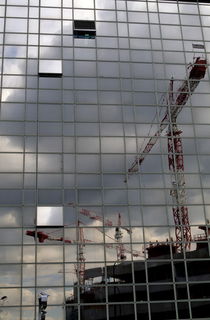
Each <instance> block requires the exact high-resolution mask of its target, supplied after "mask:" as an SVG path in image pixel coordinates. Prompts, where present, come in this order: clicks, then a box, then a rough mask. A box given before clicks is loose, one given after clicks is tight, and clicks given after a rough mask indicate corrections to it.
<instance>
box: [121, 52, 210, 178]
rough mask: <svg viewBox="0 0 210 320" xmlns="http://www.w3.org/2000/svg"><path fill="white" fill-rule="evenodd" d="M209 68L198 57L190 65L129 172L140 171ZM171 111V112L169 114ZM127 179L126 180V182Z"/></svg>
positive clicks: (205, 61)
mask: <svg viewBox="0 0 210 320" xmlns="http://www.w3.org/2000/svg"><path fill="white" fill-rule="evenodd" d="M206 69H207V60H206V59H202V58H200V57H197V58H196V60H195V62H194V63H193V64H192V65H190V70H189V71H188V77H187V79H185V80H184V81H183V83H182V84H181V86H180V87H179V88H178V90H177V92H176V98H174V101H173V103H172V104H171V102H170V106H169V107H170V109H169V110H168V108H167V110H166V112H165V115H164V117H163V119H162V120H161V122H160V126H159V129H158V130H157V132H156V133H155V134H154V136H153V137H151V138H150V139H149V141H148V143H147V145H146V146H145V148H144V150H143V151H142V153H141V155H140V156H139V157H137V158H136V160H135V161H134V162H133V164H132V166H131V167H130V169H128V173H129V174H132V173H134V172H138V168H139V166H140V165H141V164H142V162H143V161H144V159H145V156H146V155H147V154H148V153H149V152H150V151H151V150H152V148H153V147H154V145H155V144H156V142H157V140H158V138H159V136H160V135H161V133H162V132H163V131H164V130H165V129H166V128H167V126H168V125H169V123H172V122H176V118H177V116H178V114H179V113H180V112H181V110H182V108H183V106H184V105H185V104H186V103H187V101H188V99H189V97H190V96H191V95H192V94H193V92H194V91H195V89H196V88H197V86H198V84H199V82H200V80H201V79H203V78H204V77H205V74H206ZM169 111H170V114H169ZM126 181H127V180H125V182H126Z"/></svg>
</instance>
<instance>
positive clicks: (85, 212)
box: [69, 202, 132, 234]
mask: <svg viewBox="0 0 210 320" xmlns="http://www.w3.org/2000/svg"><path fill="white" fill-rule="evenodd" d="M69 205H70V206H72V207H74V208H75V207H76V204H75V203H74V202H70V203H69ZM78 211H79V213H80V214H82V215H83V216H86V217H88V218H90V219H91V220H96V221H100V222H102V223H103V224H104V226H105V227H113V226H114V225H115V224H114V223H113V221H111V220H109V219H103V217H102V216H100V215H98V214H97V213H96V212H94V211H92V210H88V209H85V208H81V209H79V210H78ZM121 229H124V230H126V231H127V232H128V233H129V234H130V233H131V232H132V230H131V229H130V228H127V227H124V226H121Z"/></svg>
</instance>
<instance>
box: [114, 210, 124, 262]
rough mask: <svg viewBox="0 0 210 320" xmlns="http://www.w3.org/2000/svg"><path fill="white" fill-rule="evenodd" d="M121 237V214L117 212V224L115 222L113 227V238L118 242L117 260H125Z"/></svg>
mask: <svg viewBox="0 0 210 320" xmlns="http://www.w3.org/2000/svg"><path fill="white" fill-rule="evenodd" d="M122 238H123V233H122V231H121V214H120V213H119V214H118V224H117V227H116V228H115V239H116V241H117V243H118V246H117V247H116V250H117V260H118V261H123V260H126V255H125V248H124V245H123V243H122Z"/></svg>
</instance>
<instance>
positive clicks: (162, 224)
mask: <svg viewBox="0 0 210 320" xmlns="http://www.w3.org/2000/svg"><path fill="white" fill-rule="evenodd" d="M29 3H30V7H29V10H28V9H27V8H26V6H27V5H28V1H26V0H22V1H20V0H19V1H15V0H8V1H7V4H8V6H7V10H6V11H5V7H4V4H5V1H0V17H2V19H1V21H0V31H1V32H3V31H4V22H5V32H6V34H5V38H4V44H5V46H4V49H3V51H1V52H2V57H3V59H2V64H1V70H2V75H1V76H2V79H1V81H2V82H1V83H2V94H1V110H0V117H1V122H0V152H1V154H0V188H1V189H0V204H1V208H0V212H1V214H0V224H1V226H2V227H8V229H5V230H2V232H1V235H0V242H1V245H2V246H1V250H0V257H1V261H3V262H4V263H8V265H7V268H8V269H7V268H3V269H2V276H1V275H0V281H1V285H2V287H4V286H7V287H13V286H16V287H19V286H20V281H21V277H20V272H21V271H20V269H19V265H18V267H17V269H16V270H15V268H14V269H13V267H12V265H11V266H10V265H9V264H10V263H15V264H19V263H20V262H21V258H22V257H23V261H24V263H25V265H24V272H23V279H22V280H23V282H24V283H25V284H26V286H30V287H33V286H34V284H35V278H36V277H37V278H36V284H37V285H38V286H45V287H48V286H49V287H50V286H51V285H52V286H56V285H58V286H60V285H61V284H63V283H65V281H66V283H65V284H67V285H69V286H73V285H74V282H75V281H76V276H75V265H74V264H75V262H76V260H77V258H78V248H79V247H78V234H77V232H76V226H77V225H78V220H81V221H82V223H83V225H82V228H83V229H84V237H85V239H88V240H90V242H89V243H88V244H86V247H85V257H86V263H87V265H88V266H89V267H91V266H92V265H93V264H98V265H100V264H103V261H104V260H105V259H106V260H107V262H108V264H113V262H116V259H117V258H116V255H117V249H116V239H115V226H116V225H117V224H118V213H121V217H122V226H127V227H132V233H131V234H128V233H127V232H126V230H123V242H125V248H126V250H127V251H128V252H127V254H126V255H127V260H132V259H133V260H141V259H142V260H143V259H144V258H145V255H144V254H143V249H144V247H143V245H144V242H150V241H154V242H155V241H156V240H158V241H165V240H166V239H170V238H171V237H173V238H175V236H174V221H173V214H172V199H171V196H170V189H171V176H170V172H169V169H168V158H167V130H165V131H164V132H163V134H162V136H161V137H160V139H159V141H158V143H157V144H156V146H155V147H154V149H153V150H152V151H151V153H150V154H149V155H148V156H147V157H146V159H145V161H144V163H143V164H142V167H141V168H140V171H139V173H137V174H134V175H132V176H130V177H129V179H128V182H127V184H125V183H124V179H125V174H126V172H127V171H128V168H129V167H130V166H131V164H132V162H133V161H134V159H135V156H136V155H138V154H139V150H142V149H143V148H144V146H145V145H146V143H147V142H148V138H149V137H152V136H153V135H154V133H155V132H156V131H157V129H158V128H159V123H160V120H161V119H162V117H163V115H164V113H165V111H166V95H167V92H168V87H169V79H170V78H171V77H172V76H173V78H174V80H175V86H174V91H175V93H176V92H177V89H178V88H179V87H180V85H181V83H182V81H183V80H184V79H185V78H186V76H187V73H188V71H187V65H188V64H189V63H190V62H192V61H193V58H194V57H197V56H202V57H206V58H207V59H210V54H209V50H210V45H209V40H210V36H209V27H210V22H209V14H210V8H209V6H207V5H204V4H203V5H199V6H198V5H197V4H192V3H188V4H179V8H178V5H177V3H175V2H173V3H165V2H162V3H161V2H159V3H156V2H153V1H148V2H147V3H146V2H143V1H127V2H125V1H112V0H110V1H102V0H95V1H93V0H86V1H85V2H84V1H83V0H74V8H75V9H74V10H73V9H72V1H67V0H66V1H65V0H63V1H62V3H63V7H64V8H62V9H61V5H62V4H61V1H60V0H51V1H50V0H42V1H40V4H41V6H42V7H41V9H40V10H39V7H38V5H39V4H38V1H36V0H31V1H30V2H29ZM94 4H95V6H96V10H94ZM126 7H127V9H128V11H125V10H126ZM198 8H199V10H200V13H201V14H202V16H201V17H200V18H198V16H197V13H198ZM115 9H118V12H117V14H116V12H115V11H114V10H115ZM147 10H148V14H146V12H147ZM5 12H6V18H4V14H5ZM172 13H173V14H172ZM73 16H74V19H83V20H84V19H88V20H95V19H96V35H97V36H96V39H91V40H88V39H73V37H72V26H73V23H72V20H71V19H72V17H73ZM28 17H29V18H30V20H27V19H28ZM61 17H62V18H63V21H62V22H61V20H60V19H61ZM39 22H40V24H39ZM180 22H181V25H180ZM149 23H150V24H149ZM159 24H161V25H159ZM201 26H202V27H203V29H201ZM27 31H29V32H30V34H29V35H28V36H27ZM117 36H119V38H118V37H117ZM194 42H196V43H198V44H204V45H205V52H204V51H203V50H199V49H193V47H192V44H193V43H194ZM27 45H29V46H27ZM0 49H2V48H0ZM39 59H40V60H39ZM62 59H63V60H62ZM39 73H41V74H43V73H44V74H51V73H53V74H59V75H61V74H62V78H59V79H57V78H56V79H55V78H48V79H43V78H40V77H38V74H39ZM209 92H210V90H209V71H208V72H207V74H206V77H205V79H204V80H202V81H201V82H200V84H199V85H198V87H197V89H196V91H195V92H194V93H193V95H192V96H191V97H190V98H189V100H188V101H187V103H186V105H185V106H184V108H183V110H182V111H181V113H180V114H179V116H178V119H177V123H178V126H179V128H180V129H181V130H182V137H183V138H182V143H183V149H184V165H185V181H186V195H187V196H186V204H187V206H188V209H189V217H190V222H191V223H192V224H193V225H194V227H192V233H193V235H195V234H197V233H198V230H197V228H196V226H197V225H199V224H204V223H205V221H206V218H210V210H209V208H210V203H209V188H210V178H209V177H210V175H209V173H210V172H209V170H210V167H209V137H210V129H209V119H210V118H209ZM37 134H38V135H39V136H37ZM202 188H203V189H202ZM22 190H23V191H22ZM72 202H74V203H76V208H74V207H71V206H70V205H69V204H70V203H72ZM11 205H12V206H13V207H11ZM22 205H24V206H26V208H36V206H37V207H38V208H37V214H36V212H35V211H36V210H35V209H34V211H33V212H32V211H30V209H29V211H28V212H26V211H24V212H22V211H21V210H20V208H21V206H22ZM63 206H64V208H63ZM18 207H19V208H18ZM81 208H88V209H90V210H92V211H94V212H96V214H97V215H98V216H100V217H101V219H103V218H104V221H105V220H106V219H110V220H111V221H112V222H113V227H107V226H105V229H106V230H104V229H103V228H102V223H101V221H95V220H93V219H92V220H91V219H90V218H88V217H85V216H84V215H83V216H82V215H81V214H80V212H79V210H81ZM22 214H23V220H22ZM35 221H36V222H35ZM22 224H24V227H25V230H24V232H22V230H21V229H13V228H19V227H21V226H22ZM64 225H65V228H66V229H65V230H64V231H63V228H60V230H58V231H57V233H56V232H55V233H54V235H53V236H54V237H64V239H68V240H73V241H74V245H70V244H68V245H67V244H65V243H63V242H59V241H46V242H45V243H43V244H40V243H36V241H35V239H34V238H32V237H31V238H30V239H27V237H26V235H25V231H26V230H34V229H33V227H35V226H45V227H48V226H51V227H53V226H62V227H63V226H64ZM54 231H55V230H54ZM103 231H105V232H106V235H105V234H104V233H103ZM43 232H46V233H50V231H49V230H47V229H46V228H45V229H43ZM51 236H52V235H51ZM22 239H23V240H24V248H23V249H21V246H20V245H21V243H22ZM131 240H132V241H133V243H135V245H134V249H135V250H137V251H138V252H140V254H142V255H140V254H139V256H137V257H133V256H132V255H131V254H130V252H129V251H131V250H132V248H131V246H130V242H131ZM103 242H105V244H113V247H112V248H110V247H108V246H106V245H103ZM8 244H9V245H10V246H7V245H8ZM35 244H37V248H36V249H35ZM63 245H64V246H65V248H64V249H63ZM35 260H36V261H37V262H38V263H40V265H38V266H37V270H36V271H35V267H34V262H35ZM63 261H65V262H66V264H67V266H66V270H63V269H62V268H63V265H62V262H63ZM99 261H100V263H99ZM30 263H31V264H30ZM42 263H44V265H43V264H42ZM48 263H51V264H52V265H51V264H50V265H48ZM35 274H36V275H35ZM64 275H65V276H66V279H64V278H65V277H64ZM7 289H8V288H7ZM8 290H11V291H8V295H9V296H10V301H9V302H8V306H17V305H18V304H19V302H20V298H21V293H20V290H19V289H17V288H14V289H11V288H9V289H8ZM70 292H72V290H71V288H70ZM48 293H49V294H50V303H51V304H54V303H58V304H62V302H63V300H64V297H63V291H62V290H61V289H59V288H57V289H54V288H50V289H48ZM1 294H2V295H3V291H2V293H1ZM36 294H37V293H36V292H34V289H32V288H24V294H22V296H23V297H24V301H23V303H24V304H25V306H28V307H29V308H30V305H33V304H34V300H35V299H36ZM11 301H13V302H11ZM0 311H1V312H0V319H4V320H10V319H13V320H14V319H15V318H14V314H15V312H16V311H17V310H12V309H11V310H10V311H8V310H5V311H3V310H1V309H0ZM30 312H31V311H30V310H27V308H25V310H23V319H27V317H28V314H29V313H30ZM16 314H17V315H18V314H19V311H17V313H16ZM56 317H57V319H62V318H63V309H62V308H60V309H56V311H55V310H54V309H53V307H51V308H49V315H48V318H47V319H48V320H55V319H56ZM17 319H18V316H17Z"/></svg>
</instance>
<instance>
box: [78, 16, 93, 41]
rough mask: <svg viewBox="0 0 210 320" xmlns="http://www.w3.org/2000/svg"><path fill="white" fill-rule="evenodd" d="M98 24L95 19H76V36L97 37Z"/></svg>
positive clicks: (80, 37) (81, 37) (83, 37)
mask: <svg viewBox="0 0 210 320" xmlns="http://www.w3.org/2000/svg"><path fill="white" fill-rule="evenodd" d="M95 37H96V26H95V21H91V20H74V38H79V39H95Z"/></svg>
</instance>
